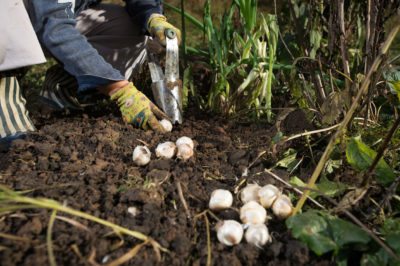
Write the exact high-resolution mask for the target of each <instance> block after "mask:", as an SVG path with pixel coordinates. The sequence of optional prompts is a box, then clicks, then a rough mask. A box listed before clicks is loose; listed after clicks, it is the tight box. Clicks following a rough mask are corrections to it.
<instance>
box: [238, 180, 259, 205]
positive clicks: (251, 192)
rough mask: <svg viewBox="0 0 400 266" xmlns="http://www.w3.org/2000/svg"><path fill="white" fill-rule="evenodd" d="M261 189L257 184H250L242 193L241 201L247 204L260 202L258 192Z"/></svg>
mask: <svg viewBox="0 0 400 266" xmlns="http://www.w3.org/2000/svg"><path fill="white" fill-rule="evenodd" d="M260 188H261V187H260V186H259V185H257V184H248V185H247V186H246V187H245V188H243V189H242V192H240V200H241V201H242V202H243V203H245V204H246V203H247V202H249V201H258V191H259V190H260Z"/></svg>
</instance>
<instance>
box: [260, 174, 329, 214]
mask: <svg viewBox="0 0 400 266" xmlns="http://www.w3.org/2000/svg"><path fill="white" fill-rule="evenodd" d="M264 171H265V172H266V173H267V174H269V175H271V176H272V177H273V178H275V179H276V180H278V181H279V182H281V183H283V184H285V185H286V186H287V187H289V188H291V189H293V190H294V191H296V192H297V193H299V194H300V195H303V194H304V193H303V191H301V190H300V189H298V188H295V187H294V186H292V185H291V184H289V183H288V182H286V181H285V180H283V179H282V178H280V177H279V176H277V175H276V174H274V173H273V172H271V171H270V170H268V169H265V170H264ZM308 199H309V200H310V201H311V202H313V203H314V204H315V205H317V206H318V207H320V208H321V209H323V210H325V207H324V206H322V205H321V204H320V203H319V202H318V201H316V200H314V199H313V198H311V197H310V196H308Z"/></svg>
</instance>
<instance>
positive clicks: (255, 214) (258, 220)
mask: <svg viewBox="0 0 400 266" xmlns="http://www.w3.org/2000/svg"><path fill="white" fill-rule="evenodd" d="M240 220H242V222H243V223H244V224H263V223H265V220H267V211H266V210H265V209H264V207H263V206H261V205H260V204H258V203H257V202H255V201H250V202H248V203H246V204H245V205H243V207H242V208H240Z"/></svg>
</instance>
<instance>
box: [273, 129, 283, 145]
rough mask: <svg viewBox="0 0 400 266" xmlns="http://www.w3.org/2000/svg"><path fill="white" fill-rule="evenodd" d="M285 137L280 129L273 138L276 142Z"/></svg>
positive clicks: (274, 142)
mask: <svg viewBox="0 0 400 266" xmlns="http://www.w3.org/2000/svg"><path fill="white" fill-rule="evenodd" d="M282 138H283V133H282V132H281V131H278V133H276V135H275V136H274V137H273V138H272V143H273V144H276V143H278V142H279V141H281V140H282Z"/></svg>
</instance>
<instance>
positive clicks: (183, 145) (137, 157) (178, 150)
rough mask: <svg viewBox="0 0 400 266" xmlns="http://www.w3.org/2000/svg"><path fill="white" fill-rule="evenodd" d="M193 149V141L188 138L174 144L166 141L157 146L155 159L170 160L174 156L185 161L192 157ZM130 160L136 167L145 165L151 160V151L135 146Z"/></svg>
mask: <svg viewBox="0 0 400 266" xmlns="http://www.w3.org/2000/svg"><path fill="white" fill-rule="evenodd" d="M193 149H194V142H193V140H192V139H191V138H189V137H181V138H179V139H178V140H177V141H176V142H175V143H174V142H172V141H167V142H163V143H160V144H158V145H157V148H156V150H155V153H156V156H157V158H161V159H171V158H173V157H174V156H175V155H176V157H177V158H178V159H181V160H183V161H186V160H188V159H189V158H190V157H192V156H193V154H194V151H193ZM132 159H133V161H134V162H135V164H136V165H138V166H144V165H147V164H148V163H149V162H150V160H151V151H150V150H149V148H147V147H146V146H143V145H139V146H136V148H135V149H134V150H133V154H132Z"/></svg>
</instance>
